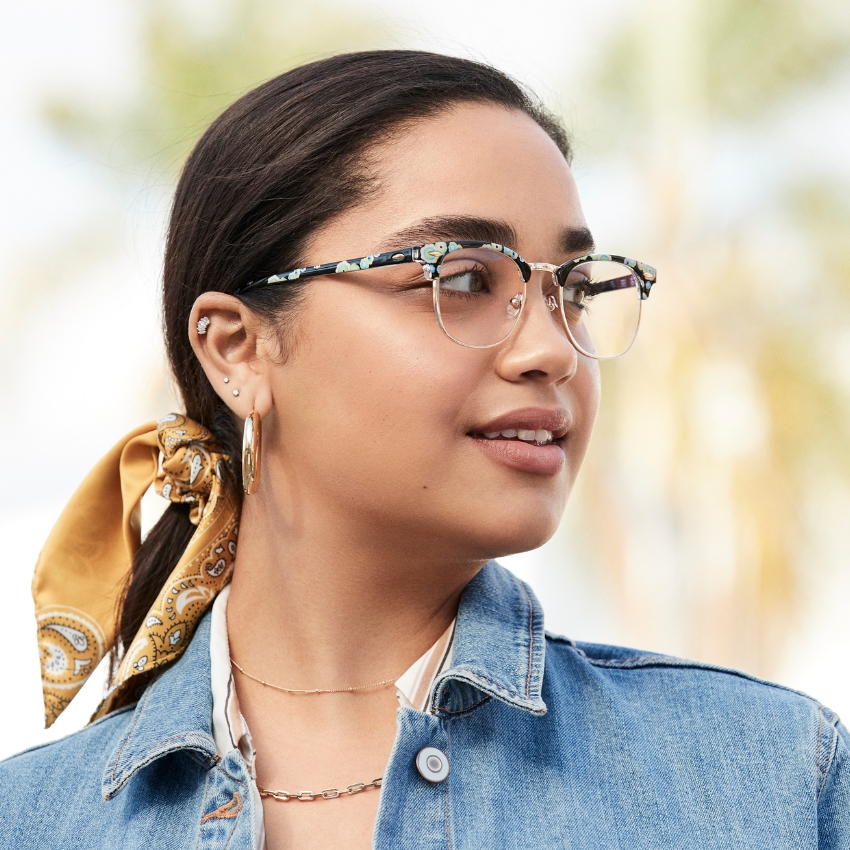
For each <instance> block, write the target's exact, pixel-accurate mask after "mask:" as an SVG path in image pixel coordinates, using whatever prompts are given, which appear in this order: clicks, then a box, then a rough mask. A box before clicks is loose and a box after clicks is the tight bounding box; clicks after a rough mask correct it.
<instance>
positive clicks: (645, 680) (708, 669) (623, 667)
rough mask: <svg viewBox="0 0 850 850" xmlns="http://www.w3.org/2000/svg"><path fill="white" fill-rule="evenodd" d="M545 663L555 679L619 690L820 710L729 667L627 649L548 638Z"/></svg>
mask: <svg viewBox="0 0 850 850" xmlns="http://www.w3.org/2000/svg"><path fill="white" fill-rule="evenodd" d="M546 660H547V665H551V669H552V671H553V673H557V671H559V670H563V669H565V668H569V667H576V666H578V667H587V668H592V669H594V670H596V671H599V673H598V674H599V675H600V676H606V675H607V676H609V677H610V678H612V679H614V678H616V680H617V681H618V682H620V683H621V684H628V685H633V686H635V687H638V686H641V685H642V686H643V687H647V686H649V687H651V686H652V684H653V683H654V682H655V681H659V682H660V681H662V680H663V681H665V682H667V683H668V687H677V688H678V689H682V688H684V689H686V690H687V689H690V688H697V689H700V690H702V691H703V692H704V693H709V692H714V693H717V694H718V695H723V694H725V693H727V692H729V693H733V692H734V693H742V692H747V693H751V694H753V695H758V696H760V697H762V698H764V699H768V700H770V699H775V700H779V701H788V702H791V703H799V704H801V705H805V706H809V707H810V706H817V705H819V704H818V703H817V702H816V701H815V700H814V699H813V698H812V697H810V696H808V695H807V694H804V693H802V692H800V691H795V690H793V689H792V688H788V687H786V686H784V685H778V684H776V683H774V682H769V681H767V680H765V679H760V678H758V677H757V676H753V675H751V674H749V673H744V672H742V671H740V670H735V669H732V668H730V667H720V666H718V665H716V664H708V663H706V662H702V661H691V660H689V659H686V658H677V657H675V656H672V655H663V654H661V653H656V652H646V651H642V650H638V649H631V648H629V647H625V646H607V645H605V644H598V643H583V642H580V641H574V640H571V639H569V638H566V637H563V636H561V635H556V634H551V633H549V632H547V633H546Z"/></svg>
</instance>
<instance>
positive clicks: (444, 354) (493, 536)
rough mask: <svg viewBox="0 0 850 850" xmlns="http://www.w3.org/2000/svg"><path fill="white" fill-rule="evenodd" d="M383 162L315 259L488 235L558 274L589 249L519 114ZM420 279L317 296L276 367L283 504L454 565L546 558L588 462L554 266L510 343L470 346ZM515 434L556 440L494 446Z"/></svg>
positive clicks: (591, 369)
mask: <svg viewBox="0 0 850 850" xmlns="http://www.w3.org/2000/svg"><path fill="white" fill-rule="evenodd" d="M372 167H373V168H374V170H375V175H376V177H377V184H376V186H375V188H374V190H373V191H371V192H370V195H369V197H368V198H367V200H366V202H365V203H364V204H362V205H361V206H358V207H357V208H355V209H352V210H351V211H349V212H347V213H345V214H344V215H342V216H341V217H339V218H338V219H337V220H335V221H333V222H332V223H330V224H329V225H327V226H326V227H324V228H322V229H321V230H320V231H319V232H318V233H316V234H315V235H314V237H313V238H312V239H311V241H310V242H309V244H308V245H307V247H306V252H305V255H304V257H303V261H304V264H305V265H314V264H318V263H325V262H331V261H336V260H342V259H348V258H352V257H359V256H364V255H367V254H374V253H378V252H381V251H387V250H392V249H397V248H406V247H409V246H412V245H418V244H423V243H426V242H429V241H435V240H441V239H442V240H446V239H486V240H493V241H496V242H499V243H502V244H506V245H508V246H510V247H512V248H513V249H514V250H516V251H518V252H519V253H520V254H521V255H522V256H523V257H525V258H526V259H527V260H529V261H540V262H549V263H555V264H560V263H563V262H565V261H566V260H569V259H571V258H572V257H575V256H579V255H581V254H584V253H587V252H588V250H589V249H590V248H591V245H590V244H589V242H590V235H589V233H588V232H587V227H586V223H585V220H584V216H583V213H582V210H581V205H580V203H579V199H578V194H577V192H576V186H575V182H574V180H573V177H572V174H571V172H570V169H569V167H568V166H567V164H566V162H565V161H564V158H563V156H562V155H561V153H560V152H559V151H558V149H557V147H556V146H555V144H554V143H553V142H552V140H551V139H550V138H549V137H548V136H547V135H546V133H545V132H544V131H543V130H542V129H541V128H540V127H539V126H538V125H537V124H536V123H535V122H534V121H533V120H532V119H530V118H529V117H528V116H526V115H524V114H522V113H520V112H516V111H511V110H508V109H504V108H501V107H498V106H491V105H460V106H457V107H455V108H452V109H450V110H447V111H446V112H444V113H442V114H441V115H439V116H438V117H435V118H431V119H427V120H423V121H421V122H417V123H416V124H414V125H413V126H412V127H411V128H410V129H409V130H406V131H405V132H404V133H401V134H399V135H398V136H395V137H394V138H393V140H392V141H391V142H389V143H387V144H385V145H383V146H381V147H379V148H378V149H377V150H376V151H375V152H374V153H373V161H372ZM418 270H419V267H418V266H417V265H416V264H410V265H408V266H405V267H404V272H403V274H402V267H397V268H393V269H390V270H382V269H370V270H369V271H367V272H363V273H356V274H345V275H337V276H331V277H324V278H318V279H316V280H314V281H311V282H309V283H308V284H307V285H306V300H305V303H304V308H303V310H302V312H301V313H300V314H299V316H298V320H297V331H296V338H295V345H294V348H293V351H292V353H291V355H290V356H289V357H288V358H287V359H286V361H285V362H284V363H282V364H280V365H278V366H274V367H273V368H271V369H270V370H269V373H268V379H267V380H268V382H269V391H270V394H271V398H272V402H273V408H272V411H271V413H270V415H269V416H267V417H266V419H265V420H264V423H263V424H264V447H263V461H264V471H263V475H264V478H265V480H269V479H271V481H272V484H271V486H277V485H280V486H281V488H282V490H281V492H282V493H283V492H284V491H285V496H283V495H282V496H281V504H284V503H285V504H289V505H303V506H304V509H305V510H310V509H312V508H314V507H316V506H321V509H322V510H323V511H329V512H331V513H330V514H329V515H331V516H333V515H338V516H341V514H340V512H342V513H343V514H346V515H348V518H349V519H353V520H354V521H355V522H356V523H357V524H358V527H363V528H369V529H379V530H380V531H379V532H378V533H381V534H384V535H386V536H388V537H397V538H398V539H399V540H403V541H404V540H406V541H409V542H410V544H411V545H415V546H417V547H421V546H426V547H427V546H434V547H436V548H440V549H442V550H447V551H450V552H453V553H454V554H455V555H456V556H457V557H458V558H459V559H469V558H472V559H487V558H491V557H496V556H499V555H504V554H510V553H513V552H520V551H525V550H528V549H532V548H535V547H537V546H539V545H541V544H542V543H544V542H545V541H546V540H547V539H548V538H549V537H550V536H551V535H552V534H553V533H554V531H555V529H556V528H557V525H558V522H559V520H560V517H561V514H562V512H563V509H564V506H565V503H566V500H567V497H568V495H569V492H570V489H571V487H572V484H573V481H574V480H575V476H576V473H577V472H578V469H579V466H580V465H581V461H582V459H583V457H584V454H585V450H586V448H587V444H588V440H589V438H590V433H591V429H592V426H593V422H594V418H595V416H596V411H597V407H598V403H599V389H600V388H599V371H598V367H597V363H596V361H594V360H591V359H589V358H586V357H584V356H582V355H580V354H578V353H577V352H576V350H575V348H573V346H572V345H571V344H570V342H569V340H568V338H567V336H566V334H565V332H564V331H563V329H562V328H561V327H560V326H559V324H558V323H557V322H555V321H553V314H552V313H551V312H550V310H549V308H548V307H547V305H546V303H545V302H544V299H543V295H542V286H543V284H544V283H549V282H550V281H551V278H550V279H549V280H545V279H544V273H542V272H535V273H534V274H533V276H532V279H531V281H530V282H529V284H528V290H527V291H528V296H527V301H526V306H525V308H524V311H523V314H522V316H521V318H520V322H519V325H518V326H517V328H516V329H515V330H514V333H513V335H512V336H510V337H509V338H508V339H507V340H506V341H505V342H504V343H502V344H501V345H499V346H497V347H495V348H490V349H471V348H464V347H462V346H460V345H458V344H457V343H455V342H453V341H452V340H450V339H449V338H448V337H447V336H446V335H445V334H444V333H443V332H442V331H441V330H440V328H439V326H438V324H437V320H436V318H435V315H434V310H433V303H432V295H431V288H430V284H428V283H427V281H423V284H422V286H421V287H415V286H414V287H413V288H411V287H410V283H411V281H412V280H413V278H415V276H416V273H417V271H418ZM400 274H401V275H402V276H401V277H399V275H400ZM400 284H402V285H400ZM555 316H557V314H555ZM520 430H523V431H528V430H533V431H540V430H547V431H553V432H555V437H557V439H556V440H555V443H554V444H553V445H546V446H536V445H534V444H533V443H530V442H522V441H519V440H518V438H514V439H507V438H502V439H495V440H493V439H488V438H487V437H484V434H485V433H490V434H492V433H494V432H503V431H508V433H509V434H510V432H511V431H520ZM266 486H270V485H266ZM252 498H253V497H252Z"/></svg>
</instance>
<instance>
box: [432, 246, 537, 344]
mask: <svg viewBox="0 0 850 850" xmlns="http://www.w3.org/2000/svg"><path fill="white" fill-rule="evenodd" d="M438 274H439V281H438V284H437V287H436V296H435V306H436V308H437V318H438V319H439V321H440V324H441V325H442V327H443V330H445V332H446V333H447V334H448V335H449V336H450V337H451V338H452V339H453V340H455V342H459V343H461V344H463V345H469V346H473V347H482V348H483V347H488V346H491V345H497V344H498V343H500V342H501V341H502V340H503V339H505V338H506V337H507V336H508V335H509V334H510V332H511V331H512V330H513V329H514V326H515V325H516V323H517V321H518V320H519V315H520V312H521V310H522V306H523V302H524V301H525V282H524V281H523V279H522V274H521V273H520V270H519V267H518V266H517V264H516V263H515V262H514V261H513V260H512V259H510V257H507V256H505V255H504V254H502V253H500V252H498V251H493V250H490V249H489V248H462V249H460V250H458V251H453V252H452V253H450V254H446V255H445V256H444V257H443V259H442V261H441V262H440V267H439V270H438Z"/></svg>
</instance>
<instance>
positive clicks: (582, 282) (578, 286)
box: [564, 270, 592, 310]
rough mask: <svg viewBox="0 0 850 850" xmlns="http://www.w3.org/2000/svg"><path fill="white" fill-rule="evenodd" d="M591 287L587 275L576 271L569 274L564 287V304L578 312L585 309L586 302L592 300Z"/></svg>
mask: <svg viewBox="0 0 850 850" xmlns="http://www.w3.org/2000/svg"><path fill="white" fill-rule="evenodd" d="M591 287H592V284H591V282H590V278H588V277H587V275H585V274H582V273H581V272H580V271H578V270H574V271H572V272H570V275H569V277H568V278H567V284H566V286H565V287H564V302H565V303H568V304H571V305H572V306H573V307H574V308H576V309H578V310H585V309H587V305H588V302H589V301H590V299H591V298H592V295H591Z"/></svg>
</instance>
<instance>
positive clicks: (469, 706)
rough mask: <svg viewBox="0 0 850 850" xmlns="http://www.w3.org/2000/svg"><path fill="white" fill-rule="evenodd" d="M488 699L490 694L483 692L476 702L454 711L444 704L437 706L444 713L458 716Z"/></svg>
mask: <svg viewBox="0 0 850 850" xmlns="http://www.w3.org/2000/svg"><path fill="white" fill-rule="evenodd" d="M489 699H492V697H491V696H490V694H485V695H484V696H483V697H482V698H481V699H480V700H478V702H476V703H473V704H472V705H468V706H466V708H459V709H457V710H456V711H452V709H450V708H446V707H445V706H442V705H440V706H438V708H439V710H440V711H442V712H443V713H444V714H451V715H454V716H455V717H460V716H461V715H462V714H467V713H469V712H470V711H472V710H473V709H475V708H478V706H479V705H482V704H483V703H485V702H487V700H489Z"/></svg>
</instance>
